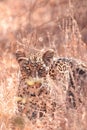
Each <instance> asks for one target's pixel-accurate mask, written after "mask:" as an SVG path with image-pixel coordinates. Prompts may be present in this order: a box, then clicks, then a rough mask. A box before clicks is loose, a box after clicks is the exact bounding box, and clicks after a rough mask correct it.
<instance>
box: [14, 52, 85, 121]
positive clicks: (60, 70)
mask: <svg viewBox="0 0 87 130" xmlns="http://www.w3.org/2000/svg"><path fill="white" fill-rule="evenodd" d="M53 55H54V53H53V51H52V50H48V51H47V52H45V53H44V54H43V55H42V57H40V58H39V57H37V56H35V55H34V56H33V57H32V58H31V57H29V58H28V57H26V55H25V53H24V52H17V53H16V58H17V61H18V63H19V66H20V72H21V76H20V83H19V87H18V93H17V96H18V101H17V105H18V112H19V114H20V115H26V116H27V117H28V118H29V120H36V119H39V118H43V117H44V116H46V114H48V115H52V116H53V112H54V111H55V109H56V101H54V100H53V101H52V100H51V95H50V90H49V89H48V86H49V84H48V81H47V79H48V78H47V77H50V79H51V80H53V82H56V81H60V82H62V83H63V84H66V88H65V89H64V91H66V99H65V100H66V102H67V101H68V102H69V105H68V106H69V107H73V108H75V107H76V97H75V95H74V92H75V91H76V89H77V88H76V87H77V84H76V83H75V80H77V81H78V79H75V78H76V75H79V76H80V77H83V76H85V77H87V73H86V72H85V70H83V69H81V68H80V67H79V66H78V65H76V61H73V60H72V59H68V58H53ZM80 72H83V73H81V75H80ZM57 86H58V84H57ZM58 87H62V86H58ZM78 100H79V101H80V102H81V100H80V98H78Z"/></svg>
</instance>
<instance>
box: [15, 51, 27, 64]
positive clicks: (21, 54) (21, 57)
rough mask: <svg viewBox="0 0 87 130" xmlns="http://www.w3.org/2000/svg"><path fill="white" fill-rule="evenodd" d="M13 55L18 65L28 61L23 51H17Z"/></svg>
mask: <svg viewBox="0 0 87 130" xmlns="http://www.w3.org/2000/svg"><path fill="white" fill-rule="evenodd" d="M15 55H16V59H17V61H18V63H19V64H20V63H21V61H23V60H28V58H27V57H26V55H25V53H24V52H23V51H17V52H16V53H15Z"/></svg>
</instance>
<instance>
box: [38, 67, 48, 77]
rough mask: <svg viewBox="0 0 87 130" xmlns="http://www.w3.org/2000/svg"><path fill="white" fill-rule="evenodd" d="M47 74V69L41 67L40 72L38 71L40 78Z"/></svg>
mask: <svg viewBox="0 0 87 130" xmlns="http://www.w3.org/2000/svg"><path fill="white" fill-rule="evenodd" d="M46 74H47V71H46V69H45V67H40V68H39V70H38V76H39V77H45V76H46Z"/></svg>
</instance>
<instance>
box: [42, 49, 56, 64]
mask: <svg viewBox="0 0 87 130" xmlns="http://www.w3.org/2000/svg"><path fill="white" fill-rule="evenodd" d="M53 56H54V51H53V50H48V51H46V52H45V53H44V54H43V56H42V60H43V61H44V63H45V64H46V66H49V65H50V63H51V62H52V59H53Z"/></svg>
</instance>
